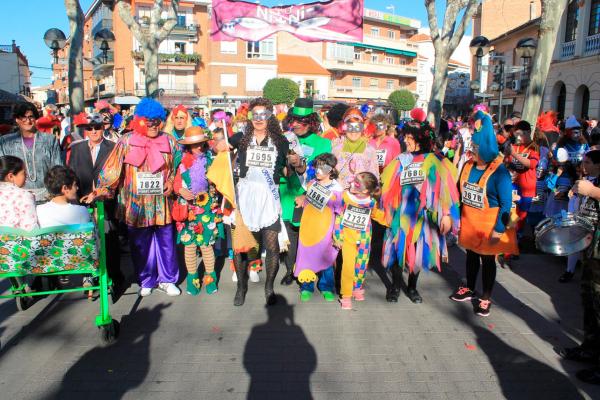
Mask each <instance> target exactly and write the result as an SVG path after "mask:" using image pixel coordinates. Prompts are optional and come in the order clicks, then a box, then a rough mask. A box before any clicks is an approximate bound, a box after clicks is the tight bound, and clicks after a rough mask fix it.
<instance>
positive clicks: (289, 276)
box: [281, 271, 294, 286]
mask: <svg viewBox="0 0 600 400" xmlns="http://www.w3.org/2000/svg"><path fill="white" fill-rule="evenodd" d="M292 283H294V272H293V271H287V272H286V273H285V275H284V276H283V278H282V279H281V284H282V285H285V286H290V285H291V284H292Z"/></svg>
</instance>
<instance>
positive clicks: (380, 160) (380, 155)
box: [377, 149, 387, 167]
mask: <svg viewBox="0 0 600 400" xmlns="http://www.w3.org/2000/svg"><path fill="white" fill-rule="evenodd" d="M386 155H387V150H386V149H380V150H377V164H378V165H379V166H380V167H383V165H384V164H385V156H386Z"/></svg>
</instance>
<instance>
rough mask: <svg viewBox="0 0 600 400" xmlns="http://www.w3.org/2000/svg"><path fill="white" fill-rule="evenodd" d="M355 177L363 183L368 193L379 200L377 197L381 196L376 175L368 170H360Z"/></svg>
mask: <svg viewBox="0 0 600 400" xmlns="http://www.w3.org/2000/svg"><path fill="white" fill-rule="evenodd" d="M357 177H358V178H359V179H360V180H361V181H362V183H363V184H364V185H365V189H367V190H368V191H369V195H370V196H371V197H373V198H374V199H375V200H377V201H379V198H380V197H381V186H380V185H379V180H377V177H375V175H373V174H372V173H370V172H361V173H360V174H358V175H357Z"/></svg>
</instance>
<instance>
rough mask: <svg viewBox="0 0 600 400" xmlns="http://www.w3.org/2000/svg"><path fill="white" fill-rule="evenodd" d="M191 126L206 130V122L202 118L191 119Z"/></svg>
mask: <svg viewBox="0 0 600 400" xmlns="http://www.w3.org/2000/svg"><path fill="white" fill-rule="evenodd" d="M192 126H199V127H200V128H204V129H206V128H207V125H206V120H205V119H204V118H202V117H194V119H192Z"/></svg>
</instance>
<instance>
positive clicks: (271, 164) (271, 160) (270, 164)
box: [246, 146, 277, 169]
mask: <svg viewBox="0 0 600 400" xmlns="http://www.w3.org/2000/svg"><path fill="white" fill-rule="evenodd" d="M276 160H277V152H276V151H275V148H274V147H265V146H248V151H247V153H246V167H258V168H266V169H275V161H276Z"/></svg>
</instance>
